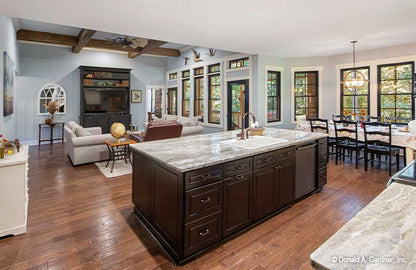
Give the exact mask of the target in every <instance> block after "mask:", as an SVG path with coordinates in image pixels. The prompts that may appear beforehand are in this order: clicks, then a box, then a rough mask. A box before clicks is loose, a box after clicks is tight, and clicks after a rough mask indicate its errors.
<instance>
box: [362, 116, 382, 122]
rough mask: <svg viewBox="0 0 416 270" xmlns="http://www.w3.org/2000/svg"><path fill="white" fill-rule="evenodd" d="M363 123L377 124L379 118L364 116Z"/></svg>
mask: <svg viewBox="0 0 416 270" xmlns="http://www.w3.org/2000/svg"><path fill="white" fill-rule="evenodd" d="M373 120H374V121H373ZM364 121H366V122H379V121H380V117H378V116H371V115H366V116H364Z"/></svg>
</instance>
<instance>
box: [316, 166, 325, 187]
mask: <svg viewBox="0 0 416 270" xmlns="http://www.w3.org/2000/svg"><path fill="white" fill-rule="evenodd" d="M326 175H327V172H326V168H323V169H320V170H319V171H318V188H320V187H323V186H324V185H325V184H326V179H327V176H326Z"/></svg>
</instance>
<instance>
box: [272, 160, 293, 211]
mask: <svg viewBox="0 0 416 270" xmlns="http://www.w3.org/2000/svg"><path fill="white" fill-rule="evenodd" d="M295 165H296V164H295V160H294V159H293V158H292V159H289V160H286V161H283V162H281V163H279V164H278V165H277V166H276V167H275V178H274V181H275V184H274V198H275V200H274V206H275V207H277V208H280V207H283V206H285V205H288V204H290V203H291V202H293V201H294V200H295Z"/></svg>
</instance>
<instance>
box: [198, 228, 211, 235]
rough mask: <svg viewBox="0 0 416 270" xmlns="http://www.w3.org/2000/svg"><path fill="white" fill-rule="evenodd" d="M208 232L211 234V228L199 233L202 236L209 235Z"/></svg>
mask: <svg viewBox="0 0 416 270" xmlns="http://www.w3.org/2000/svg"><path fill="white" fill-rule="evenodd" d="M208 234H209V230H208V229H206V230H205V231H203V232H200V233H199V235H200V236H207V235H208Z"/></svg>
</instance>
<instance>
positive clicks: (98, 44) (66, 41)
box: [16, 29, 181, 57]
mask: <svg viewBox="0 0 416 270" xmlns="http://www.w3.org/2000/svg"><path fill="white" fill-rule="evenodd" d="M16 36H17V40H21V41H29V42H38V43H47V44H55V45H63V46H70V47H75V46H77V45H78V37H75V36H70V35H63V34H55V33H47V32H40V31H32V30H26V29H20V30H18V31H17V33H16ZM162 42H163V43H162ZM164 43H166V42H164V41H151V42H150V44H164ZM148 45H149V44H148ZM159 46H160V45H159ZM146 47H147V46H145V47H143V48H137V49H134V48H131V47H129V46H126V47H123V46H122V45H120V44H111V43H108V41H106V40H102V39H90V40H89V41H88V43H87V44H86V45H85V46H84V48H94V49H100V50H108V51H117V52H125V53H138V55H140V54H150V55H160V56H172V57H178V56H180V55H181V53H180V51H179V50H176V49H168V48H157V46H156V47H154V46H152V47H149V48H147V49H146V50H144V49H145V48H146ZM143 50H144V52H143ZM138 55H136V56H138ZM136 56H135V57H136Z"/></svg>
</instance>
